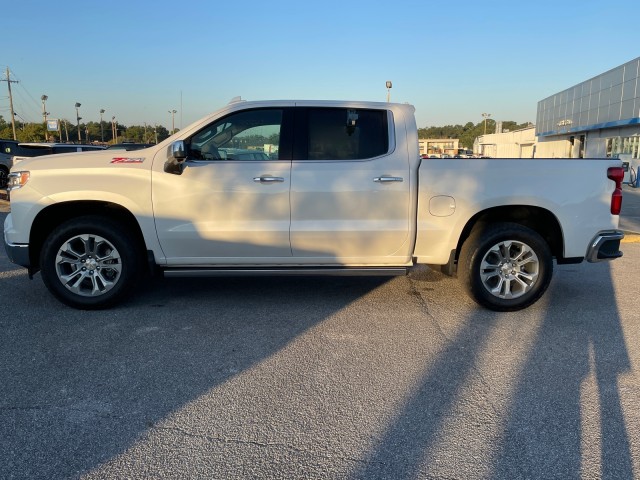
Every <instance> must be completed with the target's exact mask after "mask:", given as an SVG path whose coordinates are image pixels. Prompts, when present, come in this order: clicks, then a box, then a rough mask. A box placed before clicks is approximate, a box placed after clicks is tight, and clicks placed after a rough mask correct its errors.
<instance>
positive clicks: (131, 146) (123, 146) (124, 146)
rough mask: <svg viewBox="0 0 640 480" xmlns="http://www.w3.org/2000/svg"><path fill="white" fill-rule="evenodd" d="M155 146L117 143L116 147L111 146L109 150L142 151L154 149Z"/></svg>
mask: <svg viewBox="0 0 640 480" xmlns="http://www.w3.org/2000/svg"><path fill="white" fill-rule="evenodd" d="M154 145H155V144H153V143H133V142H122V143H116V144H115V145H109V146H108V147H107V150H126V151H127V152H129V151H131V150H142V149H143V148H149V147H153V146H154Z"/></svg>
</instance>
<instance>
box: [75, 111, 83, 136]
mask: <svg viewBox="0 0 640 480" xmlns="http://www.w3.org/2000/svg"><path fill="white" fill-rule="evenodd" d="M80 107H81V105H80V104H79V103H78V102H76V127H77V128H78V141H79V142H80V143H82V136H81V134H80V120H82V117H81V116H80V111H79V110H78V109H79V108H80Z"/></svg>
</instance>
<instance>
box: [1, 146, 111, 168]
mask: <svg viewBox="0 0 640 480" xmlns="http://www.w3.org/2000/svg"><path fill="white" fill-rule="evenodd" d="M18 149H19V151H18V154H17V155H14V156H13V165H15V164H16V163H19V162H21V161H22V160H25V159H27V158H31V157H40V156H42V155H53V154H57V153H73V152H88V151H91V150H104V147H102V146H100V145H80V144H74V143H45V142H42V143H19V144H18Z"/></svg>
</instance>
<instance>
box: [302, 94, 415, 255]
mask: <svg viewBox="0 0 640 480" xmlns="http://www.w3.org/2000/svg"><path fill="white" fill-rule="evenodd" d="M296 115H297V116H296V120H295V125H296V142H295V148H294V153H293V155H294V158H293V161H292V167H291V248H292V253H293V256H294V258H295V257H302V258H304V261H305V262H306V263H311V262H316V261H317V262H318V263H323V264H327V263H329V264H339V265H357V264H395V265H397V264H403V263H406V262H408V261H409V260H410V252H409V249H410V241H409V230H410V223H409V218H410V211H411V210H410V179H409V173H410V171H409V162H408V158H407V152H406V149H401V148H397V147H398V145H397V142H396V138H395V133H394V132H395V129H394V125H395V123H394V122H395V120H394V117H393V115H392V113H391V111H390V110H386V109H379V110H376V109H366V108H361V109H359V108H324V107H322V108H319V107H299V108H297V109H296ZM400 121H401V122H402V119H400ZM402 144H403V145H404V142H402Z"/></svg>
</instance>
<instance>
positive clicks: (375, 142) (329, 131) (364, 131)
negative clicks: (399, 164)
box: [307, 108, 389, 160]
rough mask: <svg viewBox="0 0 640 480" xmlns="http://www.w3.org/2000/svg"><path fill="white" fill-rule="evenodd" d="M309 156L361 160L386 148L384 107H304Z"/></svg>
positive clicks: (385, 151)
mask: <svg viewBox="0 0 640 480" xmlns="http://www.w3.org/2000/svg"><path fill="white" fill-rule="evenodd" d="M307 118H308V134H309V137H308V146H307V147H308V150H307V152H308V155H307V158H308V159H309V160H364V159H367V158H373V157H378V156H380V155H384V154H386V153H387V151H388V150H389V133H388V128H387V111H386V110H364V109H348V108H309V109H308V117H307Z"/></svg>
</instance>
